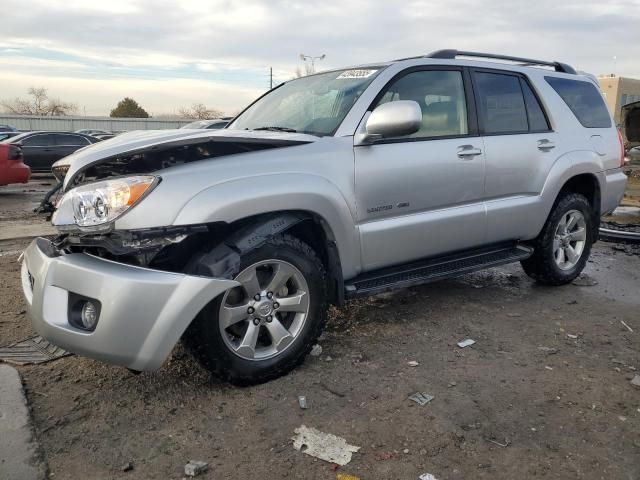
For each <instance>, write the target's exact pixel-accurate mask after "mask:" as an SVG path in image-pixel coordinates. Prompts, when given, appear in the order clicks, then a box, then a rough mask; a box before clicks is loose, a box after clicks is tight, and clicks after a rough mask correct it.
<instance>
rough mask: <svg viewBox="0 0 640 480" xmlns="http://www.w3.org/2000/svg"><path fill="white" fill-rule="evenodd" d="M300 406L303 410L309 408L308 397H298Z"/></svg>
mask: <svg viewBox="0 0 640 480" xmlns="http://www.w3.org/2000/svg"><path fill="white" fill-rule="evenodd" d="M298 405H300V408H302V409H303V410H306V409H307V408H309V407H307V397H305V396H304V395H300V396H299V397H298Z"/></svg>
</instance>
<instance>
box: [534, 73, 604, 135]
mask: <svg viewBox="0 0 640 480" xmlns="http://www.w3.org/2000/svg"><path fill="white" fill-rule="evenodd" d="M545 80H546V81H547V83H548V84H549V85H551V87H552V88H553V89H554V90H555V91H556V92H557V93H558V95H560V97H561V98H562V100H564V103H566V104H567V106H568V107H569V108H570V109H571V111H572V112H573V114H574V115H575V116H576V118H577V119H578V121H579V122H580V123H581V124H582V126H583V127H587V128H609V127H611V117H610V115H609V110H607V106H606V105H605V103H604V100H603V99H602V96H601V95H600V93H599V92H598V89H597V88H596V86H595V85H594V84H593V83H591V82H583V81H580V80H570V79H567V78H558V77H545Z"/></svg>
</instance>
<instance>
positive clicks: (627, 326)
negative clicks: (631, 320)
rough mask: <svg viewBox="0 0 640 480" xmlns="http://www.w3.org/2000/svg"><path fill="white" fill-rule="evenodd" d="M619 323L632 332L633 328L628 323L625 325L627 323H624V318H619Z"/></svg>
mask: <svg viewBox="0 0 640 480" xmlns="http://www.w3.org/2000/svg"><path fill="white" fill-rule="evenodd" d="M620 323H621V324H622V325H623V326H624V327H625V328H626V329H627V330H629V331H630V332H631V333H633V328H631V327H630V326H629V325H627V324H626V323H625V321H624V320H620Z"/></svg>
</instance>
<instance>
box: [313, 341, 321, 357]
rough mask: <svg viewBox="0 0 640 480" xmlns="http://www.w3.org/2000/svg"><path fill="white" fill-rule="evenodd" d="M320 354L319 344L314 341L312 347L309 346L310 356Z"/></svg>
mask: <svg viewBox="0 0 640 480" xmlns="http://www.w3.org/2000/svg"><path fill="white" fill-rule="evenodd" d="M321 354H322V347H321V346H320V345H318V344H317V343H316V344H315V345H314V346H313V347H311V356H312V357H319V356H320V355H321Z"/></svg>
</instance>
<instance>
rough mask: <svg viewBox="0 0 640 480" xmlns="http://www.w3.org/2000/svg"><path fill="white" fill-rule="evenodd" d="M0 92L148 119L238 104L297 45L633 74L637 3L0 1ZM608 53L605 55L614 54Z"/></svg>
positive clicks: (332, 59)
mask: <svg viewBox="0 0 640 480" xmlns="http://www.w3.org/2000/svg"><path fill="white" fill-rule="evenodd" d="M2 5H3V8H2V28H1V29H0V98H9V97H15V96H18V95H23V94H24V93H25V91H26V89H27V88H28V87H29V86H44V87H46V88H48V89H49V93H50V94H51V95H53V96H56V97H60V98H61V99H62V100H65V101H71V102H75V103H77V104H78V105H79V106H80V113H82V112H83V111H86V114H87V115H106V114H108V112H109V110H110V109H111V108H113V107H114V106H115V104H116V103H117V101H118V100H119V99H121V98H122V97H124V96H132V97H133V98H135V99H136V100H137V101H138V102H139V103H140V104H141V105H142V106H143V107H144V108H146V109H147V110H148V111H149V112H150V113H152V114H155V115H157V114H164V113H175V112H176V111H177V109H178V108H179V107H181V106H187V105H189V104H191V103H194V102H202V103H205V104H206V105H208V106H210V107H214V108H218V109H220V110H223V111H224V112H226V113H227V114H232V113H234V112H237V111H238V110H239V109H240V108H242V107H243V106H244V105H245V104H247V103H248V102H249V101H251V100H252V99H253V98H255V97H256V96H257V95H259V94H261V93H262V92H264V91H265V89H267V88H268V86H269V67H270V66H272V67H273V69H274V76H275V78H276V81H277V82H279V81H283V80H288V79H290V78H291V77H292V76H293V74H294V71H295V69H296V67H297V66H301V65H302V63H301V61H300V60H299V54H300V53H305V54H308V55H320V54H323V53H324V54H326V55H327V57H326V59H325V60H323V61H321V62H319V63H318V67H319V69H324V68H331V67H339V66H344V65H350V64H357V63H367V62H376V61H381V60H389V59H393V58H399V57H407V56H413V55H419V54H423V53H428V52H430V51H432V50H437V49H441V48H457V49H461V50H462V49H467V50H476V51H490V52H498V53H505V54H511V55H518V56H528V57H533V58H540V59H551V60H559V61H563V62H566V63H569V64H572V65H574V66H576V67H577V68H579V69H581V70H586V71H589V72H591V73H595V74H603V73H612V72H615V73H617V74H618V75H625V76H632V77H637V78H640V0H620V1H618V0H613V1H607V0H598V1H594V0H578V1H576V0H562V1H560V0H536V1H531V0H526V1H520V0H492V1H489V0H484V1H479V0H477V1H460V0H452V1H422V0H406V1H403V0H400V1H398V0H396V1H388V0H387V1H378V0H370V1H360V0H340V1H334V0H321V1H316V2H299V1H290V0H270V1H266V0H240V1H232V0H206V1H195V0H171V1H168V0H104V1H93V0H64V1H61V0H29V1H25V0H3V1H2ZM614 56H616V57H617V60H615V61H614V58H613V57H614Z"/></svg>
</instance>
